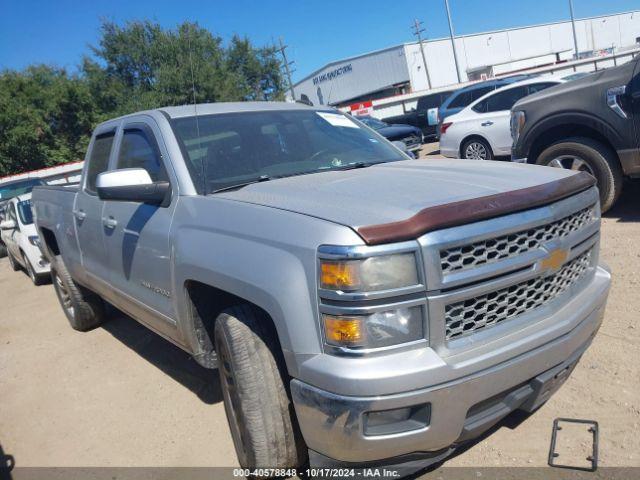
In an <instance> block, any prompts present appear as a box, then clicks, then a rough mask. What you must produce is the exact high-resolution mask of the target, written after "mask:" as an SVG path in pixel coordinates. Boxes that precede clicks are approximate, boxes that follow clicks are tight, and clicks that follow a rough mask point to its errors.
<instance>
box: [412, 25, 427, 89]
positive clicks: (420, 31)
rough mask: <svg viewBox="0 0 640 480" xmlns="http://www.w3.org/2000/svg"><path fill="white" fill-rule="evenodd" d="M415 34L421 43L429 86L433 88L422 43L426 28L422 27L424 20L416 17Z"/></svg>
mask: <svg viewBox="0 0 640 480" xmlns="http://www.w3.org/2000/svg"><path fill="white" fill-rule="evenodd" d="M412 28H413V30H414V32H413V34H414V35H415V36H416V37H418V43H419V44H420V53H421V54H422V64H423V65H424V73H425V74H426V75H427V88H428V89H431V78H429V68H428V67H427V57H426V56H425V54H424V45H423V44H422V35H420V34H421V33H422V32H424V28H422V22H419V21H418V19H417V18H416V19H415V20H414V21H413V27H412Z"/></svg>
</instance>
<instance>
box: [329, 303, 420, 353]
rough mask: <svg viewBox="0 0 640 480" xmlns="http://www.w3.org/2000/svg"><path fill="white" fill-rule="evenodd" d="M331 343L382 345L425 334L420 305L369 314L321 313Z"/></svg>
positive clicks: (349, 345) (365, 345)
mask: <svg viewBox="0 0 640 480" xmlns="http://www.w3.org/2000/svg"><path fill="white" fill-rule="evenodd" d="M322 320H323V322H324V332H325V339H326V342H327V343H328V344H329V345H334V346H338V347H347V348H379V347H388V346H390V345H397V344H400V343H407V342H412V341H416V340H420V339H422V338H424V331H423V326H422V312H421V307H409V308H397V309H393V310H386V311H383V312H376V313H372V314H369V315H348V316H347V315H327V314H324V315H322Z"/></svg>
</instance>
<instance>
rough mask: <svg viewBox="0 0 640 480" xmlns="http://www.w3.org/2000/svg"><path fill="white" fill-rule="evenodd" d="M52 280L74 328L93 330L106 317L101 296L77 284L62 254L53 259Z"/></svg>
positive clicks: (63, 308) (82, 330)
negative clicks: (63, 260)
mask: <svg viewBox="0 0 640 480" xmlns="http://www.w3.org/2000/svg"><path fill="white" fill-rule="evenodd" d="M51 281H52V283H53V288H54V290H55V291H56V295H57V296H58V300H59V301H60V305H61V306H62V310H63V311H64V314H65V315H66V316H67V320H69V323H70V324H71V327H72V328H73V329H74V330H79V331H81V332H86V331H88V330H92V329H94V328H96V327H98V326H100V324H102V322H103V321H104V319H105V305H104V301H103V300H102V298H100V296H98V295H96V294H95V293H93V292H92V291H90V290H87V289H86V288H84V287H81V286H80V285H78V284H76V283H75V282H74V281H73V278H71V275H70V274H69V272H68V270H67V267H65V265H64V263H63V262H62V258H61V257H60V256H56V257H54V258H53V259H52V260H51Z"/></svg>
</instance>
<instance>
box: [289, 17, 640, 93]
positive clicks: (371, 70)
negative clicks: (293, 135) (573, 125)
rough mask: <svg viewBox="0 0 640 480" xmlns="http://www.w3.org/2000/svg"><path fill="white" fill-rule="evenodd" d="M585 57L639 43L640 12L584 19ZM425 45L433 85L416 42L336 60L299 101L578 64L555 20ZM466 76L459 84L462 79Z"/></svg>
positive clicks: (565, 25)
mask: <svg viewBox="0 0 640 480" xmlns="http://www.w3.org/2000/svg"><path fill="white" fill-rule="evenodd" d="M575 24H576V37H577V42H578V50H579V52H580V56H581V57H582V56H590V55H598V54H601V53H612V52H613V53H615V52H619V51H622V50H624V49H628V48H634V47H636V46H638V43H640V10H638V11H633V12H625V13H619V14H613V15H605V16H599V17H591V18H584V19H578V20H576V22H575ZM455 45H456V53H457V57H458V70H459V72H458V73H456V66H455V63H454V57H453V50H452V45H451V39H450V38H442V39H437V40H427V41H424V42H423V48H424V51H425V57H426V60H427V68H428V71H429V80H430V85H429V84H428V83H427V75H426V74H425V71H424V64H423V60H422V56H421V54H420V45H419V44H418V43H417V42H412V43H404V44H401V45H397V46H394V47H389V48H385V49H383V50H377V51H374V52H370V53H365V54H362V55H357V56H354V57H351V58H346V59H343V60H337V61H334V62H331V63H329V64H327V65H325V66H324V67H322V68H320V69H318V70H316V71H314V72H313V73H311V74H310V75H308V76H306V77H305V78H303V79H302V80H300V81H299V82H297V83H296V84H295V85H294V90H295V95H296V99H300V98H304V97H303V96H306V98H308V99H309V100H310V101H311V102H313V104H314V105H346V104H349V103H356V102H359V101H362V100H375V99H379V98H385V97H390V96H393V95H400V94H406V93H411V92H418V91H423V90H430V89H434V88H438V87H445V86H447V85H454V84H457V83H460V82H467V81H470V80H477V79H481V78H490V77H494V76H501V75H506V74H509V73H515V72H518V71H523V70H524V71H526V70H527V69H531V68H537V67H541V66H544V65H552V64H555V63H561V62H566V61H569V60H572V59H573V58H574V53H575V52H574V43H573V32H572V28H571V22H570V21H567V22H556V23H548V24H543V25H534V26H530V27H522V28H510V29H506V30H498V31H494V32H485V33H478V34H472V35H462V36H458V37H456V38H455ZM458 75H459V78H458Z"/></svg>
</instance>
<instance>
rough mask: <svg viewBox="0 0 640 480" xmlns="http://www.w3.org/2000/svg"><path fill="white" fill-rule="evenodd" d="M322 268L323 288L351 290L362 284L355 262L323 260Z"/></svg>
mask: <svg viewBox="0 0 640 480" xmlns="http://www.w3.org/2000/svg"><path fill="white" fill-rule="evenodd" d="M320 268H321V271H320V283H321V284H322V288H328V289H331V290H351V289H354V288H355V287H357V286H358V285H359V284H360V279H359V278H358V267H357V265H356V263H355V262H328V261H323V262H322V264H321V266H320Z"/></svg>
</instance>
